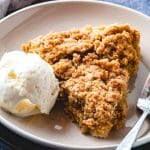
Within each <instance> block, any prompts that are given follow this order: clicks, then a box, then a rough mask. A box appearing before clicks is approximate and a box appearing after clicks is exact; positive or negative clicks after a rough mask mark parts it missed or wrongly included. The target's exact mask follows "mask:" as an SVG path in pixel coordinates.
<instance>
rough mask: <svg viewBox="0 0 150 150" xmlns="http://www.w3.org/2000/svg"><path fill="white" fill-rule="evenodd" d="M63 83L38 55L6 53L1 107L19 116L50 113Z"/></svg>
mask: <svg viewBox="0 0 150 150" xmlns="http://www.w3.org/2000/svg"><path fill="white" fill-rule="evenodd" d="M58 93H59V83H58V80H57V79H56V77H55V75H54V71H53V68H52V67H51V66H50V65H49V64H48V63H47V62H45V61H44V60H43V59H41V58H40V56H38V55H37V54H30V53H28V54H26V53H24V52H22V51H12V52H8V53H5V54H4V55H3V56H2V58H1V61H0V107H2V108H3V109H5V110H7V111H9V112H11V113H13V114H15V115H17V116H22V117H24V116H30V115H34V114H38V113H45V114H48V113H49V112H50V110H51V109H52V107H53V106H54V104H55V102H56V98H57V96H58Z"/></svg>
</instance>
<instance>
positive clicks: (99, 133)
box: [22, 25, 140, 138]
mask: <svg viewBox="0 0 150 150" xmlns="http://www.w3.org/2000/svg"><path fill="white" fill-rule="evenodd" d="M139 40H140V34H139V32H138V31H137V30H136V29H134V28H133V27H131V26H129V25H111V26H108V27H105V26H101V27H91V26H88V27H85V28H81V29H73V30H70V31H66V32H60V33H50V34H47V35H44V36H39V37H37V38H35V39H33V40H31V41H29V42H28V43H26V44H24V45H23V46H22V48H23V50H24V51H25V52H27V53H37V54H39V55H40V56H41V57H42V58H43V59H44V60H45V61H47V62H48V63H49V64H51V65H52V67H53V68H54V70H55V74H56V76H57V78H58V79H59V81H60V88H61V93H60V98H61V100H62V101H63V103H64V106H65V111H66V112H67V114H68V115H69V116H70V118H71V119H72V120H73V121H75V122H76V123H78V124H79V126H80V129H81V132H82V133H88V134H91V135H93V136H96V137H102V138H104V137H107V136H108V134H109V132H110V131H111V130H112V129H119V128H121V127H123V126H124V125H125V121H126V117H127V110H128V107H127V100H126V96H127V87H128V82H129V79H130V77H131V76H133V75H135V74H136V73H137V70H138V65H139V60H140V48H139Z"/></svg>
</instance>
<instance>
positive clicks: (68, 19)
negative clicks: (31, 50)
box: [0, 1, 150, 150]
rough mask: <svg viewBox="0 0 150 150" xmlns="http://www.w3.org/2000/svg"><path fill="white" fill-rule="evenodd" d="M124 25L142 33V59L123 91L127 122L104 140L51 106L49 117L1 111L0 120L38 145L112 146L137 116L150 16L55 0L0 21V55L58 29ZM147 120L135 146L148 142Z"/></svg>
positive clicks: (149, 62)
mask: <svg viewBox="0 0 150 150" xmlns="http://www.w3.org/2000/svg"><path fill="white" fill-rule="evenodd" d="M114 23H129V24H131V25H132V26H134V27H135V28H137V29H139V30H140V31H141V51H142V56H143V61H142V62H141V65H140V69H139V72H138V75H137V77H136V80H135V82H134V81H132V82H130V88H131V92H130V93H129V94H128V103H129V115H128V119H127V123H126V126H125V127H124V128H123V129H121V130H119V131H117V132H112V133H111V135H110V136H109V137H108V138H107V139H97V138H94V137H92V136H87V135H83V134H81V133H80V130H79V128H78V126H77V125H76V124H74V123H72V122H71V121H70V120H69V119H68V117H67V116H66V115H65V114H64V112H63V111H62V108H61V107H60V106H56V107H55V108H54V109H53V111H52V112H51V114H50V115H49V116H44V115H43V116H42V115H41V116H34V117H30V118H26V119H21V118H17V117H14V116H12V115H10V114H8V113H6V112H4V111H2V110H0V122H1V123H2V124H4V125H5V126H6V127H8V128H9V129H10V130H13V131H14V132H16V133H17V134H20V135H21V136H23V137H25V138H27V139H30V140H33V141H36V142H38V143H40V144H44V145H48V146H54V147H61V148H68V149H90V150H92V149H105V148H106V149H112V148H114V147H116V145H118V144H119V143H120V141H121V140H122V139H123V137H124V136H125V135H126V134H127V133H128V131H129V130H130V129H131V128H132V127H133V125H134V124H135V122H136V121H137V119H138V118H139V116H140V114H139V113H138V111H137V109H136V101H137V98H138V96H139V95H140V91H141V89H142V87H143V84H144V81H145V79H146V77H147V75H148V73H149V69H150V54H149V50H150V18H149V17H147V16H145V15H143V14H141V13H139V12H136V11H133V10H131V9H128V8H125V7H121V6H119V5H114V4H110V3H104V2H96V1H91V2H90V1H66V2H62V1H57V2H46V3H43V4H38V5H35V6H31V7H27V8H25V9H22V10H20V11H18V12H16V13H13V14H12V15H10V16H8V17H6V18H4V19H2V20H1V21H0V55H2V54H4V52H6V51H9V50H11V51H12V50H16V49H20V45H21V44H22V43H25V42H26V41H27V40H29V39H32V38H34V37H36V36H38V35H41V34H46V33H48V32H50V31H62V30H68V29H70V28H74V27H76V28H78V27H83V26H85V25H93V26H99V25H109V24H114ZM149 123H150V120H146V121H145V123H144V125H143V127H142V130H141V132H140V134H139V136H138V140H137V141H136V143H135V145H134V146H138V145H141V144H144V143H146V142H150V130H149V129H150V126H149Z"/></svg>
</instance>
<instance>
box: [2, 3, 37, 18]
mask: <svg viewBox="0 0 150 150" xmlns="http://www.w3.org/2000/svg"><path fill="white" fill-rule="evenodd" d="M36 1H37V0H0V18H2V17H4V16H5V15H6V13H7V12H11V11H14V10H16V9H19V8H22V7H25V6H28V5H30V4H32V3H34V2H36Z"/></svg>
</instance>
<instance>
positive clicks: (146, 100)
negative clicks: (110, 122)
mask: <svg viewBox="0 0 150 150" xmlns="http://www.w3.org/2000/svg"><path fill="white" fill-rule="evenodd" d="M137 107H138V108H139V109H141V110H142V111H143V114H142V116H141V117H140V119H139V120H138V121H137V123H136V124H135V126H134V127H133V128H132V129H131V130H130V132H129V133H128V134H127V135H126V136H125V138H124V139H123V140H122V142H121V143H120V144H119V146H118V147H117V149H116V150H130V149H131V148H132V145H133V143H134V142H135V140H136V137H137V135H138V133H139V131H140V129H141V127H142V124H143V122H144V120H145V118H146V117H147V116H148V115H149V114H150V75H149V76H148V78H147V79H146V82H145V84H144V87H143V90H142V93H141V96H140V98H139V99H138V101H137Z"/></svg>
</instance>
